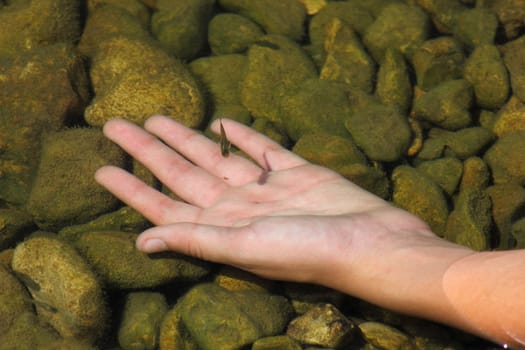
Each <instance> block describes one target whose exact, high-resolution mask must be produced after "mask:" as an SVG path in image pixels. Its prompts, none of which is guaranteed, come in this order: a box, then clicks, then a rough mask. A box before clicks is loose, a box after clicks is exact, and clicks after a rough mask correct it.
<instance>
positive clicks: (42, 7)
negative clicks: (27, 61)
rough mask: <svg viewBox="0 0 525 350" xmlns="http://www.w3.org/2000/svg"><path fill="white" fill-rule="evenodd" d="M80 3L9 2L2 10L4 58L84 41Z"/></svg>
mask: <svg viewBox="0 0 525 350" xmlns="http://www.w3.org/2000/svg"><path fill="white" fill-rule="evenodd" d="M80 3H81V1H79V0H39V1H24V0H13V1H9V2H8V3H7V5H6V6H0V56H5V55H19V54H20V52H21V51H23V50H32V49H35V48H37V47H43V46H48V45H52V44H56V43H61V42H67V43H73V42H74V41H75V40H77V39H78V38H79V37H80V33H81V28H80V20H79V17H80Z"/></svg>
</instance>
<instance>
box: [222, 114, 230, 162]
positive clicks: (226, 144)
mask: <svg viewBox="0 0 525 350" xmlns="http://www.w3.org/2000/svg"><path fill="white" fill-rule="evenodd" d="M219 123H220V124H221V134H220V136H219V145H220V146H221V154H222V156H223V157H225V158H226V157H228V156H229V155H230V148H231V146H232V144H231V142H230V140H228V137H227V136H226V131H225V130H224V126H222V119H219Z"/></svg>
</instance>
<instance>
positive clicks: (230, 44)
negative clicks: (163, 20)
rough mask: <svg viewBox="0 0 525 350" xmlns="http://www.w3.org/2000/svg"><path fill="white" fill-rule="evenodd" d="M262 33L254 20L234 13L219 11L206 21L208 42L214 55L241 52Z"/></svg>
mask: <svg viewBox="0 0 525 350" xmlns="http://www.w3.org/2000/svg"><path fill="white" fill-rule="evenodd" d="M263 35H264V32H263V30H262V29H261V27H259V26H258V25H257V24H256V23H255V22H253V21H251V20H249V19H248V18H246V17H244V16H241V15H237V14H235V13H219V14H217V15H215V16H214V17H213V18H212V19H211V21H210V22H209V23H208V44H209V45H210V49H211V52H212V53H213V54H214V55H225V54H232V53H243V52H245V51H246V50H248V48H249V47H250V46H251V45H252V44H253V43H254V42H255V41H257V40H258V39H259V38H260V37H261V36H263Z"/></svg>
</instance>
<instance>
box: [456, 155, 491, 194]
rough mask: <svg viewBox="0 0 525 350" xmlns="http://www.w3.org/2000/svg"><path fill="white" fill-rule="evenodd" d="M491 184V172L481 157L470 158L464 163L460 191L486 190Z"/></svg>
mask: <svg viewBox="0 0 525 350" xmlns="http://www.w3.org/2000/svg"><path fill="white" fill-rule="evenodd" d="M489 182H490V171H489V167H488V165H487V163H485V161H484V160H483V159H481V158H480V157H476V156H474V157H469V158H467V159H465V160H464V161H463V175H462V176H461V183H460V184H459V190H460V191H462V190H465V189H467V188H477V189H479V190H484V189H486V188H487V186H488V185H489Z"/></svg>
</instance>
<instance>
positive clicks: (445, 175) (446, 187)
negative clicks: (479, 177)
mask: <svg viewBox="0 0 525 350" xmlns="http://www.w3.org/2000/svg"><path fill="white" fill-rule="evenodd" d="M416 169H417V170H419V171H421V172H422V173H423V174H425V175H426V176H428V177H429V178H431V179H432V180H433V181H434V182H435V183H437V184H438V185H439V186H440V187H441V188H442V189H443V191H445V193H446V194H447V195H448V196H452V194H454V192H455V191H456V189H457V187H458V184H459V180H460V179H461V175H462V174H463V163H462V162H461V161H460V160H459V159H457V158H454V157H444V158H438V159H435V160H429V161H425V162H421V163H420V164H418V165H417V166H416Z"/></svg>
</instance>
